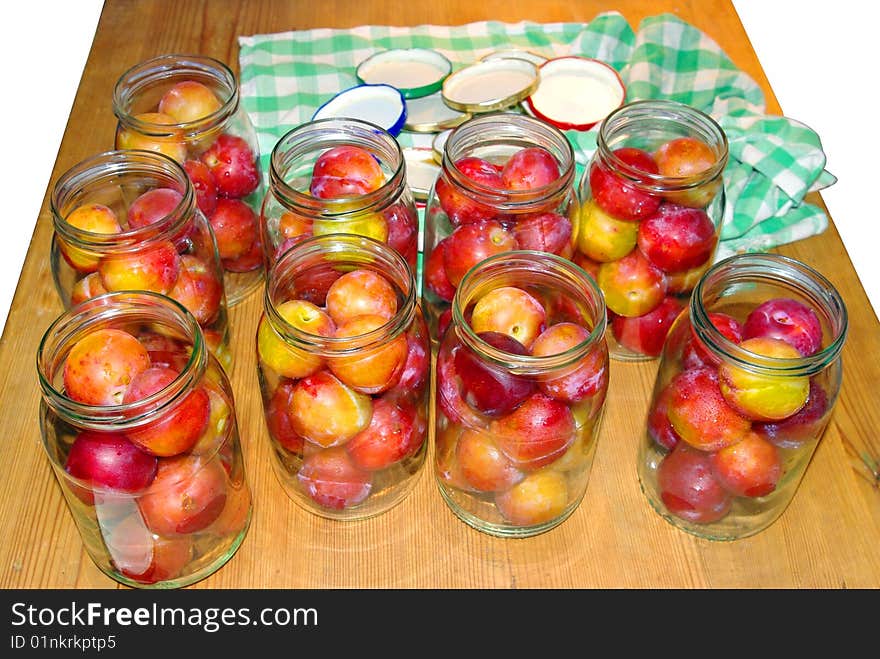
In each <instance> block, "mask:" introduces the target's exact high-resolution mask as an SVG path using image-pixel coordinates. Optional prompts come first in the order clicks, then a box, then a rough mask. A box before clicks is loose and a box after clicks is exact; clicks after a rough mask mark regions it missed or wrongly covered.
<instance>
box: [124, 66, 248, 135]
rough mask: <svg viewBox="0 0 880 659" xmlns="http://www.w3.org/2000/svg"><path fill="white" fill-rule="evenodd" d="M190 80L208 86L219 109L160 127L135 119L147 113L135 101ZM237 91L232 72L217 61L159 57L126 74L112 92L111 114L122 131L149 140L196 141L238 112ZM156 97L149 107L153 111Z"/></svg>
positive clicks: (129, 70) (156, 101)
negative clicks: (176, 138) (181, 139)
mask: <svg viewBox="0 0 880 659" xmlns="http://www.w3.org/2000/svg"><path fill="white" fill-rule="evenodd" d="M183 80H194V81H197V82H201V83H203V84H205V85H206V86H208V87H209V88H210V89H211V90H212V91H213V92H214V94H215V95H217V97H218V98H219V100H220V103H221V105H220V107H219V108H218V109H217V110H215V111H214V112H212V113H211V114H209V115H207V116H205V117H202V118H200V119H197V120H194V121H187V122H181V123H174V124H161V123H156V122H153V121H145V120H144V119H142V118H139V115H142V114H144V113H147V112H152V111H154V110H149V109H146V108H138V101H139V99H141V98H143V97H145V96H146V95H148V94H149V93H150V92H151V91H152V90H153V89H156V88H157V87H159V86H167V85H169V83H170V84H173V83H174V82H178V81H183ZM239 99H240V95H239V90H238V84H237V82H236V79H235V75H234V74H233V73H232V70H231V69H230V68H229V67H228V66H226V64H224V63H223V62H221V61H220V60H217V59H214V58H211V57H204V56H200V55H163V56H160V57H155V58H153V59H149V60H147V61H145V62H141V63H140V64H137V65H135V66H133V67H131V68H130V69H128V71H126V72H125V73H124V74H122V76H121V77H120V78H119V80H118V81H117V82H116V86H115V87H114V89H113V113H114V114H115V115H116V118H117V119H118V120H119V122H120V123H121V124H122V125H123V126H125V127H126V128H128V129H130V130H132V131H134V132H136V133H140V134H141V135H148V136H150V137H173V136H183V137H185V138H186V137H191V138H195V137H199V136H201V135H203V134H204V133H207V132H210V131H212V130H214V129H217V128H219V127H221V126H223V125H225V124H226V123H227V122H228V120H229V119H230V117H232V116H234V115H235V114H236V113H237V112H238V108H239ZM158 100H159V99H158V97H157V98H156V99H155V103H152V104H151V106H152V107H153V108H155V106H156V104H157V103H158Z"/></svg>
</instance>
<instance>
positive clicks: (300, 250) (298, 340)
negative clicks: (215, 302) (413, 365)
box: [263, 234, 419, 355]
mask: <svg viewBox="0 0 880 659" xmlns="http://www.w3.org/2000/svg"><path fill="white" fill-rule="evenodd" d="M357 268H366V269H369V270H372V271H374V272H376V273H378V274H381V275H382V276H383V277H385V278H386V279H388V280H389V282H390V283H391V284H392V286H393V287H394V288H396V289H397V290H398V291H399V292H400V294H401V297H402V299H401V301H400V302H399V304H398V308H397V312H396V313H395V315H394V316H393V317H392V318H391V319H390V320H388V322H386V323H385V324H384V325H382V326H381V327H378V328H376V329H374V330H372V331H370V332H368V333H366V334H362V335H360V336H353V337H346V338H335V337H325V336H320V335H317V334H312V333H309V332H306V331H304V330H302V329H300V328H298V327H295V326H294V325H292V324H290V323H289V322H287V321H286V320H285V319H284V318H283V317H282V315H281V313H280V312H279V310H278V307H279V306H280V305H281V304H283V303H284V302H286V301H288V300H290V299H292V297H291V292H294V296H295V292H296V291H298V290H299V288H300V282H301V281H302V280H303V279H308V278H309V277H317V278H319V279H320V278H322V276H329V277H330V278H334V277H336V276H338V275H341V274H343V273H345V272H349V271H351V270H354V269H357ZM418 309H419V307H418V297H417V291H416V283H415V278H414V276H413V273H412V270H411V268H410V267H409V265H408V264H407V262H406V261H405V260H404V258H403V257H402V256H401V255H400V254H399V253H398V252H396V251H395V250H394V249H392V248H391V247H388V245H386V244H384V243H381V242H379V241H377V240H374V239H372V238H367V237H365V236H358V235H354V234H329V235H324V236H316V237H313V238H309V239H308V240H304V241H303V242H301V243H297V244H296V245H294V246H293V247H291V248H290V249H289V250H287V251H286V252H285V253H284V255H283V256H282V257H281V259H279V260H278V261H277V262H276V263H275V264H274V265H273V267H272V268H271V269H270V271H269V274H268V277H267V281H266V286H265V292H264V297H263V312H264V315H265V317H266V319H267V320H268V321H269V323H270V325H271V326H272V328H273V329H274V330H275V332H276V333H277V334H278V335H279V336H280V337H281V338H282V339H284V340H285V341H286V342H287V343H289V344H290V345H292V346H295V347H297V348H301V349H304V350H311V351H314V352H316V353H319V354H331V355H332V354H338V353H340V352H351V351H355V350H360V349H364V348H370V347H375V346H378V345H381V344H383V343H385V342H387V341H391V340H392V339H394V338H396V337H397V336H399V335H400V334H401V333H402V332H404V331H406V330H407V328H409V327H410V325H411V324H412V322H413V320H414V318H415V316H416V314H417V313H418Z"/></svg>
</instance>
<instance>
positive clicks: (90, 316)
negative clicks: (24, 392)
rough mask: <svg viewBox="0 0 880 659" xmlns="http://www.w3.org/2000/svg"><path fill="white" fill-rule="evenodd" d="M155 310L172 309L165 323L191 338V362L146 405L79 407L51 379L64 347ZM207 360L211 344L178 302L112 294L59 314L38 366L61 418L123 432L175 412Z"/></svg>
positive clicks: (48, 396) (41, 381)
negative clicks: (130, 315) (87, 332)
mask: <svg viewBox="0 0 880 659" xmlns="http://www.w3.org/2000/svg"><path fill="white" fill-rule="evenodd" d="M156 309H166V310H168V311H169V312H170V314H171V315H170V316H169V317H168V318H167V319H166V320H165V324H166V325H170V323H171V322H172V321H173V322H176V323H177V324H178V326H179V328H180V329H182V330H183V331H185V332H186V335H187V337H192V350H191V351H190V355H189V359H188V360H187V363H186V365H185V366H184V367H183V369H182V370H181V371H180V373H178V374H177V377H175V379H174V380H172V381H171V382H170V383H169V384H168V385H166V386H165V387H163V388H162V389H160V390H159V391H157V392H155V393H153V394H151V395H150V396H147V397H145V398H143V399H141V400H138V401H135V402H132V403H122V404H117V405H90V404H88V403H80V402H78V401H75V400H73V399H71V398H69V397H68V396H66V395H65V393H64V392H63V391H61V390H59V389H58V388H56V386H55V385H54V384H53V382H52V380H53V377H52V376H53V375H54V373H55V369H57V368H58V367H59V366H61V363H59V362H58V359H59V358H60V357H62V355H59V354H57V353H58V352H59V351H61V350H63V349H64V348H65V347H66V348H68V349H69V348H71V347H72V345H71V343H72V341H73V339H74V338H75V337H76V336H77V335H81V334H82V330H83V329H84V328H85V327H88V326H91V325H95V324H102V323H104V322H107V321H113V320H116V319H120V318H124V317H125V313H126V312H132V311H140V312H142V313H144V314H146V315H148V316H149V312H150V311H151V310H153V311H155V310H156ZM154 315H155V314H154ZM151 320H153V322H156V320H157V319H156V318H155V317H153V318H152V319H151ZM101 326H102V327H103V326H104V325H101ZM110 326H111V327H112V325H110ZM56 337H57V340H56ZM64 356H65V357H66V355H64ZM208 360H209V356H208V350H207V345H206V344H205V342H204V339H203V337H202V333H201V329H200V328H199V324H198V321H197V320H196V318H195V316H193V315H192V313H190V311H189V310H188V309H187V308H186V307H184V306H183V305H182V304H180V303H179V302H177V300H174V299H172V298H170V297H167V296H165V295H161V294H159V293H155V292H152V291H112V292H109V293H104V294H102V295H99V296H96V297H94V298H91V299H89V300H86V301H84V302H81V303H80V304H78V305H76V306H74V307H72V308H70V309H68V310H67V311H65V312H63V313H62V314H61V315H59V316H58V317H57V318H56V319H55V320H54V321H53V322H52V323H51V324H50V325H49V327H48V328H47V329H46V331H45V332H44V333H43V337H42V338H41V340H40V344H39V347H38V349H37V358H36V366H37V377H38V380H39V384H40V389H41V391H42V394H43V401H44V403H45V404H47V405H49V407H51V408H52V409H53V410H55V411H56V412H57V413H59V414H61V415H63V416H64V417H65V418H68V417H72V418H75V419H76V423H75V424H74V425H76V426H77V427H80V428H82V429H88V430H98V431H101V430H104V431H106V430H107V426H108V425H112V426H113V430H119V431H124V430H127V429H132V428H137V427H139V426H141V425H144V424H145V423H147V422H149V421H150V420H151V418H152V416H153V415H154V414H155V413H156V412H157V411H158V410H159V409H163V410H164V409H167V407H166V406H169V405H170V406H172V407H173V406H175V405H176V404H178V403H179V402H180V401H182V400H183V399H184V398H185V396H186V395H187V394H188V392H189V390H190V389H191V388H192V386H193V385H194V384H195V383H196V382H198V381H199V380H200V379H201V377H202V375H203V374H204V371H205V369H206V368H207V363H208ZM160 403H161V404H160ZM157 405H158V407H157ZM47 450H48V449H47ZM50 457H51V456H50Z"/></svg>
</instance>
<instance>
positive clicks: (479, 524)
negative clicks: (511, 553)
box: [437, 484, 581, 538]
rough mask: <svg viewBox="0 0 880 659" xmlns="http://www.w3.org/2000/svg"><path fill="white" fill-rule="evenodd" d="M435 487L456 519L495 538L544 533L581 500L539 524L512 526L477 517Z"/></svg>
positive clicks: (560, 520) (555, 525)
mask: <svg viewBox="0 0 880 659" xmlns="http://www.w3.org/2000/svg"><path fill="white" fill-rule="evenodd" d="M437 489H439V490H440V495H441V496H442V497H443V500H444V501H445V502H446V505H447V506H448V507H449V509H450V510H451V511H452V513H453V514H454V515H455V516H456V517H458V519H460V520H461V521H462V522H464V523H465V524H467V525H468V526H470V527H471V528H472V529H475V530H477V531H480V532H481V533H485V534H486V535H491V536H495V537H496V538H531V537H533V536H536V535H541V534H542V533H546V532H547V531H550V530H551V529H554V528H556V527H557V526H559V525H560V524H562V522H564V521H565V520H566V519H568V518H569V517H570V516H571V514H572V513H573V512H574V511H575V509H576V508H577V507H578V505H579V504H580V502H581V500H580V499H577V500H576V501H572V502H571V503H570V504H569V505H568V507H567V508H566V509H565V510H563V511H562V513H560V514H559V515H558V516H556V517H554V518H553V519H551V520H548V521H546V522H543V523H541V524H533V525H531V526H513V525H511V524H499V523H494V522H489V521H487V520H485V519H482V518H480V517H477V516H476V515H474V514H472V513H469V512H467V511H466V510H464V509H463V508H462V507H461V506H459V505H458V503H457V502H456V501H455V499H454V498H453V497H452V496H451V495H450V494H449V492H448V491H447V490H446V489H445V488H444V487H443V486H442V485H440V484H438V485H437Z"/></svg>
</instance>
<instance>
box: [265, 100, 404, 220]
mask: <svg viewBox="0 0 880 659" xmlns="http://www.w3.org/2000/svg"><path fill="white" fill-rule="evenodd" d="M316 133H317V135H316ZM321 133H326V135H324V136H323V137H321ZM350 144H353V145H355V146H359V147H362V148H366V149H368V150H370V152H371V155H373V157H374V158H375V157H376V154H375V153H373V152H374V151H380V152H381V153H382V155H384V156H385V159H384V160H385V162H387V163H388V164H389V165H391V166H393V170H394V171H393V172H392V174H391V176H390V177H389V178H388V180H386V181H385V182H384V183H383V184H382V185H381V186H380V187H379V188H378V189H377V190H374V191H372V192H368V193H367V194H363V195H351V196H345V197H338V198H328V199H321V198H318V197H313V196H312V195H311V194H307V193H304V192H300V191H299V190H297V189H295V188H294V187H293V186H292V185H290V184H289V183H288V182H287V181H286V180H285V174H286V173H287V171H288V170H289V168H290V167H291V165H292V164H293V163H295V162H296V161H297V159H299V158H301V157H303V156H305V155H308V154H310V153H314V152H315V151H316V150H318V149H324V148H325V147H326V148H333V147H336V146H345V145H350ZM269 181H270V188H271V193H272V195H273V196H274V197H275V198H276V199H277V200H278V201H279V202H280V203H281V204H282V205H283V206H285V207H286V208H287V209H288V210H292V211H296V212H299V213H302V214H304V215H306V216H308V217H311V218H321V219H335V218H339V217H347V216H350V215H353V214H356V213H363V212H367V211H370V210H373V209H377V208H383V207H384V206H386V205H388V204H390V203H391V202H392V201H393V200H394V198H395V197H397V196H398V195H399V194H400V193H401V192H402V191H403V190H404V188H405V187H406V173H405V160H404V157H403V149H402V148H401V146H400V143H399V142H398V141H397V140H396V139H394V137H392V136H391V134H390V133H389V132H388V131H386V130H385V129H384V128H382V127H381V126H378V125H376V124H374V123H371V122H369V121H365V120H363V119H355V118H349V117H328V118H326V119H316V120H314V121H310V122H307V123H304V124H300V125H299V126H296V127H294V128H292V129H290V130H289V131H287V132H286V133H285V134H284V135H283V136H282V137H281V138H280V139H279V140H278V141H277V142H276V143H275V146H274V147H273V148H272V154H271V156H270V158H269ZM267 198H268V197H267Z"/></svg>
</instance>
